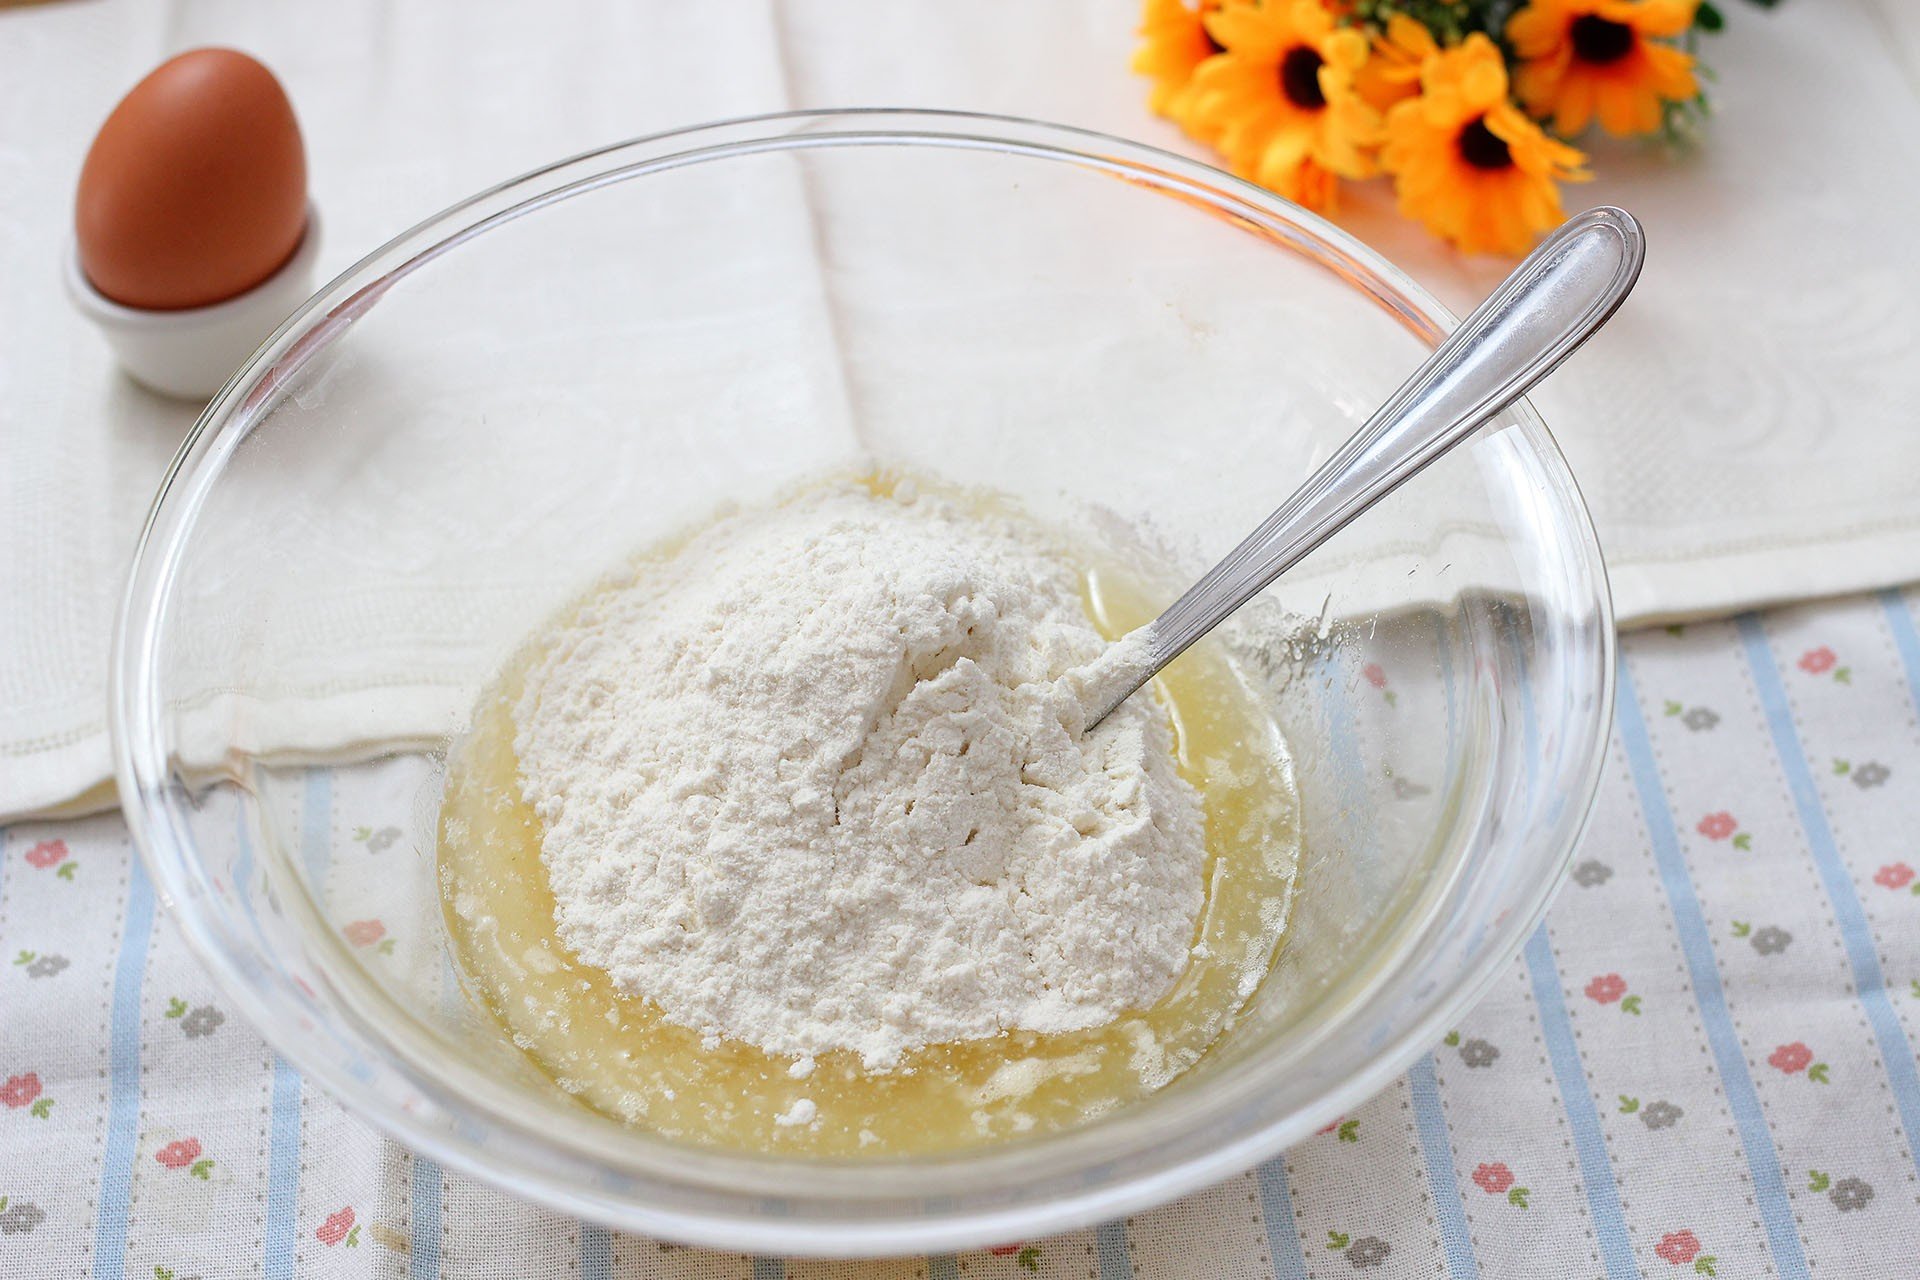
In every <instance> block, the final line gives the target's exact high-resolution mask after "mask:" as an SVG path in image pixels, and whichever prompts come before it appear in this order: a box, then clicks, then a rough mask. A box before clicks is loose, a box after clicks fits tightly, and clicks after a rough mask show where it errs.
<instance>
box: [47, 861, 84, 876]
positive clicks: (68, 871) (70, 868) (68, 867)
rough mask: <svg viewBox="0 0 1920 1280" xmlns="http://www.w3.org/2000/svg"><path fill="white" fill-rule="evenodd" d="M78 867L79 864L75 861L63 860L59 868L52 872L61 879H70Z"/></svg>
mask: <svg viewBox="0 0 1920 1280" xmlns="http://www.w3.org/2000/svg"><path fill="white" fill-rule="evenodd" d="M79 868H80V864H79V863H77V862H63V863H61V864H60V869H59V870H58V871H56V872H54V873H53V874H55V875H57V876H59V877H60V878H61V879H62V880H71V879H73V876H74V873H75V872H76V871H78V870H79Z"/></svg>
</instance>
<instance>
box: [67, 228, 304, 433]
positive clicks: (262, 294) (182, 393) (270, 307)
mask: <svg viewBox="0 0 1920 1280" xmlns="http://www.w3.org/2000/svg"><path fill="white" fill-rule="evenodd" d="M66 256H67V261H66V277H67V293H68V296H70V297H71V298H72V299H73V303H74V305H75V306H76V307H78V308H79V309H80V313H81V314H82V315H84V316H86V317H87V319H89V320H91V321H93V323H94V324H95V325H97V326H98V327H99V329H100V332H101V333H103V334H105V335H106V339H107V345H108V346H110V347H111V348H112V349H113V354H114V356H115V358H116V359H118V360H119V361H120V364H121V366H122V367H123V368H125V369H126V371H127V372H128V373H129V374H131V375H133V378H134V380H135V381H137V382H140V383H142V384H143V385H145V386H148V387H151V388H152V389H153V390H155V391H158V392H160V393H161V394H162V395H169V396H178V397H180V398H181V399H187V400H205V399H208V398H210V397H211V396H212V395H213V393H214V392H216V391H218V390H219V389H220V388H221V387H223V386H225V385H226V382H227V379H228V378H229V377H231V376H232V375H233V373H234V371H235V370H237V369H238V368H239V367H240V364H241V362H242V361H244V360H245V359H246V358H247V357H248V356H249V355H251V354H252V353H253V350H254V348H255V347H258V346H259V345H260V344H261V343H262V342H265V341H266V339H267V336H268V335H269V334H271V333H272V332H273V331H274V330H275V329H276V328H278V327H279V325H280V322H281V321H282V320H285V319H286V318H287V317H288V316H289V315H291V314H292V313H293V310H294V308H295V307H297V306H299V305H300V303H302V302H303V301H305V300H306V297H307V295H308V294H310V293H312V292H313V274H314V272H313V269H314V263H315V262H316V261H317V260H318V259H319V256H320V214H319V211H318V210H317V209H315V208H314V207H313V204H312V202H311V201H309V202H308V204H307V226H306V231H305V233H304V234H303V235H302V236H301V239H300V247H299V248H297V249H295V250H294V251H293V256H292V257H291V258H288V259H287V261H286V262H285V263H284V264H282V265H281V267H280V269H279V270H278V271H275V272H274V273H273V274H272V275H270V276H268V277H267V278H266V279H265V280H262V281H261V282H260V283H259V284H257V285H255V286H253V288H251V289H249V290H247V291H246V292H245V293H242V294H239V295H237V296H235V297H231V298H227V299H225V300H224V301H221V302H215V303H212V304H210V305H208V306H204V307H187V308H183V309H181V310H177V311H149V310H146V309H144V308H141V307H129V306H123V305H122V304H120V303H118V302H115V301H113V299H111V298H109V297H107V296H106V295H105V294H103V293H101V292H100V291H99V290H98V289H96V288H94V287H93V285H92V283H91V282H90V281H88V279H87V275H86V272H84V271H82V270H81V269H80V251H79V248H78V246H76V245H69V246H68V248H67V255H66Z"/></svg>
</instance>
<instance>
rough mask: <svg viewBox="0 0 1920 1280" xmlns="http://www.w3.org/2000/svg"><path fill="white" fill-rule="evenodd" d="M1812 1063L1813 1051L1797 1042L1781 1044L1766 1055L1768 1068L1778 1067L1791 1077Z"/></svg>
mask: <svg viewBox="0 0 1920 1280" xmlns="http://www.w3.org/2000/svg"><path fill="white" fill-rule="evenodd" d="M1812 1061H1813V1050H1811V1049H1809V1048H1807V1046H1806V1045H1804V1044H1801V1043H1800V1042H1799V1041H1798V1040H1795V1041H1794V1042H1793V1043H1792V1044H1783V1045H1781V1046H1780V1047H1779V1048H1777V1049H1775V1050H1774V1051H1773V1052H1772V1053H1770V1054H1768V1055H1767V1065H1768V1066H1770V1067H1778V1068H1779V1069H1780V1070H1782V1071H1784V1072H1786V1073H1787V1074H1788V1075H1792V1074H1793V1073H1794V1072H1796V1071H1803V1070H1805V1069H1806V1066H1807V1064H1808V1063H1809V1062H1812Z"/></svg>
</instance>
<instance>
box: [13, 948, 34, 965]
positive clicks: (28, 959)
mask: <svg viewBox="0 0 1920 1280" xmlns="http://www.w3.org/2000/svg"><path fill="white" fill-rule="evenodd" d="M13 962H14V963H15V964H32V963H33V952H31V951H22V952H21V953H20V954H19V955H17V956H15V957H14V958H13Z"/></svg>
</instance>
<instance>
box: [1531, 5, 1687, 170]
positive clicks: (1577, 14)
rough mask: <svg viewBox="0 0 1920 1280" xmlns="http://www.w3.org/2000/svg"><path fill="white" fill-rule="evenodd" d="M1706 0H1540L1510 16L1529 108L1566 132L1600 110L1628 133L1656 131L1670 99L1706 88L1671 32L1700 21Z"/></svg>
mask: <svg viewBox="0 0 1920 1280" xmlns="http://www.w3.org/2000/svg"><path fill="white" fill-rule="evenodd" d="M1699 7H1700V6H1699V0H1532V3H1530V4H1528V5H1527V7H1526V8H1524V9H1522V10H1520V12H1518V13H1516V14H1514V15H1513V17H1512V19H1510V20H1509V21H1508V23H1507V39H1508V40H1510V41H1511V42H1512V43H1513V49H1514V53H1515V55H1516V56H1517V58H1518V59H1519V63H1518V66H1517V67H1516V68H1515V71H1514V77H1513V83H1514V89H1515V91H1516V92H1517V94H1518V95H1519V98H1520V101H1521V102H1522V103H1523V104H1525V106H1526V108H1527V110H1529V111H1531V112H1533V114H1534V115H1536V116H1539V117H1540V118H1542V119H1547V118H1549V117H1550V118H1551V119H1552V121H1553V127H1554V128H1555V129H1556V130H1557V131H1558V132H1559V133H1561V134H1562V135H1564V136H1566V137H1569V138H1571V137H1573V136H1574V135H1576V134H1578V133H1579V132H1581V131H1582V130H1583V129H1585V128H1586V127H1587V125H1588V123H1589V122H1591V121H1592V120H1593V118H1594V117H1595V116H1596V115H1597V116H1598V117H1599V118H1600V127H1601V128H1603V129H1605V130H1606V131H1607V132H1608V133H1611V134H1616V135H1621V136H1624V135H1626V134H1633V133H1652V132H1653V131H1654V130H1656V129H1658V128H1659V127H1660V125H1661V122H1662V120H1663V119H1664V117H1665V114H1666V105H1667V104H1668V103H1674V102H1690V101H1692V100H1693V99H1694V98H1697V97H1699V96H1700V84H1699V82H1698V81H1697V80H1696V79H1695V78H1694V74H1693V57H1692V55H1691V54H1688V53H1686V52H1684V51H1683V50H1680V49H1676V48H1675V47H1674V46H1673V45H1671V44H1668V43H1665V42H1664V39H1666V38H1671V37H1674V36H1677V35H1679V34H1681V33H1682V32H1684V31H1685V30H1686V29H1687V28H1688V27H1690V26H1692V25H1693V20H1694V12H1695V10H1697V9H1698V8H1699Z"/></svg>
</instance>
